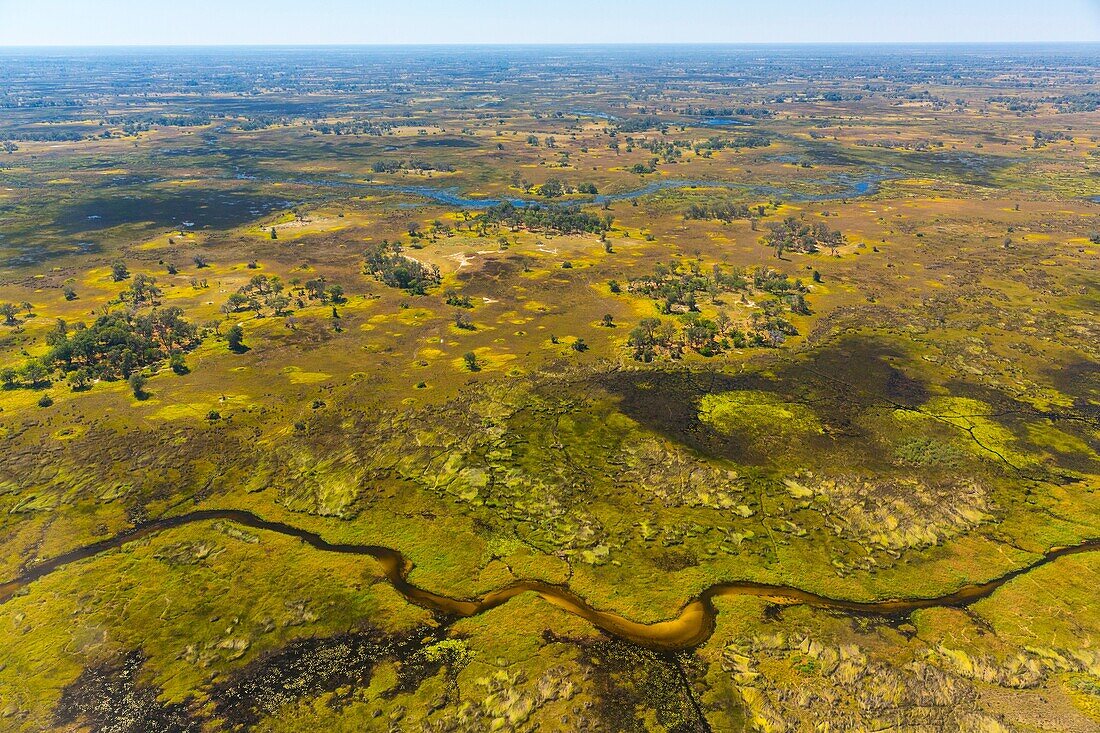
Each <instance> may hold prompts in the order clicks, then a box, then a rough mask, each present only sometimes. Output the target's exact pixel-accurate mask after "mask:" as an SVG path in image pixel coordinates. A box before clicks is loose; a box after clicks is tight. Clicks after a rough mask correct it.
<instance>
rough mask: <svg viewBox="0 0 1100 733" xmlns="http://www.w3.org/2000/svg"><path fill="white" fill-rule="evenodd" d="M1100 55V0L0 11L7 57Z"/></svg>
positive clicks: (262, 1) (593, 1) (115, 0)
mask: <svg viewBox="0 0 1100 733" xmlns="http://www.w3.org/2000/svg"><path fill="white" fill-rule="evenodd" d="M831 41H881V42H889V41H1100V0H1044V1H1043V2H1038V1H1037V0H878V1H877V2H871V1H870V0H786V2H784V1H783V0H771V1H770V2H769V1H768V0H752V2H746V1H743V0H724V1H723V0H694V1H692V0H629V1H627V0H543V1H542V2H537V3H534V2H523V1H522V0H512V1H511V2H504V1H503V0H466V1H461V0H452V1H450V2H448V1H446V0H390V1H389V2H377V1H376V0H294V1H293V2H291V1H290V0H0V45H9V46H10V45H101V44H105V45H143V44H315V43H678V42H728V43H768V42H831Z"/></svg>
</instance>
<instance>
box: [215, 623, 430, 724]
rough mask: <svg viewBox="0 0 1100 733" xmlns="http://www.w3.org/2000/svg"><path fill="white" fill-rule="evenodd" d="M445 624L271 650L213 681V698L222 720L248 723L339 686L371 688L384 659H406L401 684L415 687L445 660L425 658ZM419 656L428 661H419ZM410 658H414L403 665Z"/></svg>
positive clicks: (355, 634) (314, 640)
mask: <svg viewBox="0 0 1100 733" xmlns="http://www.w3.org/2000/svg"><path fill="white" fill-rule="evenodd" d="M445 635H446V626H445V625H440V626H436V627H427V626H424V627H419V628H416V629H414V630H413V631H411V632H410V633H408V634H403V635H388V634H385V633H383V632H381V631H378V630H375V629H368V630H365V631H357V632H350V633H346V634H340V635H338V636H331V637H324V638H312V639H299V640H297V641H293V642H291V643H290V644H288V645H286V646H285V647H283V648H282V649H279V650H277V651H274V652H271V653H269V654H266V655H264V656H262V657H260V658H259V659H257V660H256V661H255V662H252V663H251V664H249V665H248V666H246V667H244V668H243V669H241V670H239V671H237V672H236V673H234V674H233V675H232V676H231V677H229V679H227V680H225V681H223V682H219V683H217V684H215V685H214V687H213V688H212V689H211V691H210V697H211V698H212V699H213V701H214V709H215V711H216V715H217V717H218V718H221V719H222V720H224V721H225V722H227V723H228V724H230V725H232V726H241V727H245V728H247V727H249V726H252V725H255V724H256V723H258V722H259V721H260V720H261V719H262V718H264V717H266V716H269V715H274V714H275V713H277V712H278V710H279V708H281V707H282V706H284V705H287V704H289V703H293V702H295V701H296V700H299V699H302V698H304V697H310V696H314V695H318V694H320V693H323V692H331V691H333V690H336V689H338V688H340V687H349V686H350V687H359V688H362V687H366V686H368V685H369V684H370V681H371V677H372V676H373V674H374V670H375V668H376V667H377V666H378V664H379V663H380V662H381V661H383V660H396V661H399V662H402V663H403V664H402V668H401V672H400V673H399V686H400V687H401V688H402V691H412V690H415V689H416V688H418V687H419V686H420V684H422V683H423V681H424V680H426V679H428V678H429V677H431V676H432V675H434V674H436V673H438V671H439V669H440V668H441V667H442V666H443V664H445V663H446V660H445V659H444V660H443V661H442V662H441V663H440V664H439V665H436V664H434V663H433V662H432V661H431V660H430V659H427V658H425V657H424V656H423V655H422V654H421V652H423V650H424V648H425V647H427V646H430V645H432V644H435V643H436V642H438V641H440V640H442V639H443V638H444V636H445ZM417 659H420V660H421V661H422V662H423V663H416V661H415V660H417ZM405 660H414V662H413V663H412V664H409V665H406V664H404V662H405Z"/></svg>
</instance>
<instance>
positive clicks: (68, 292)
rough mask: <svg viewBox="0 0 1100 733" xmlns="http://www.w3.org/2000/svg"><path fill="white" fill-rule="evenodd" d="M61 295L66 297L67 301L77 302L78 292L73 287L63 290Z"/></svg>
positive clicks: (68, 286) (66, 287)
mask: <svg viewBox="0 0 1100 733" xmlns="http://www.w3.org/2000/svg"><path fill="white" fill-rule="evenodd" d="M61 294H62V295H64V296H65V300H76V291H75V290H74V289H73V286H72V285H66V286H65V287H63V288H61Z"/></svg>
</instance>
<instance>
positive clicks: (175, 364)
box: [168, 351, 191, 376]
mask: <svg viewBox="0 0 1100 733" xmlns="http://www.w3.org/2000/svg"><path fill="white" fill-rule="evenodd" d="M168 366H169V367H171V369H172V371H173V372H175V373H176V374H179V375H181V376H182V375H184V374H187V373H188V372H189V371H191V370H190V369H188V368H187V362H186V361H184V358H183V354H181V353H180V352H178V351H176V352H174V353H173V354H172V356H170V357H169V358H168Z"/></svg>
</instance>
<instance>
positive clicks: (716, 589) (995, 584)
mask: <svg viewBox="0 0 1100 733" xmlns="http://www.w3.org/2000/svg"><path fill="white" fill-rule="evenodd" d="M214 520H223V521H230V522H235V523H237V524H241V525H244V526H246V527H250V528H252V529H259V530H266V531H269V532H277V533H279V534H282V535H285V536H288V537H296V538H298V539H300V540H301V541H303V542H305V543H306V544H308V545H310V546H311V547H314V548H316V549H318V550H321V551H324V552H336V553H341V554H345V555H363V556H367V557H371V558H373V559H374V560H377V561H378V562H379V563H380V564H381V566H382V569H383V571H384V573H385V575H386V578H387V579H388V580H389V582H390V583H391V584H392V585H393V587H394V588H395V589H396V590H397V592H399V593H400V594H401V595H402V596H404V597H405V598H406V599H407V600H408V601H410V602H411V603H414V604H416V605H417V606H420V607H422V608H426V609H428V610H430V611H433V612H436V613H442V614H445V615H449V616H457V617H469V616H476V615H477V614H480V613H483V612H485V611H488V610H489V609H491V608H496V607H498V606H500V605H502V604H504V603H506V602H508V600H510V599H511V598H514V597H515V596H518V595H520V594H522V593H527V592H534V593H537V594H538V595H539V596H541V597H542V598H543V599H545V600H546V601H548V602H549V603H552V604H554V605H555V606H558V607H559V608H562V609H564V610H566V611H568V612H569V613H572V614H574V615H576V616H579V617H581V618H583V619H585V620H587V621H589V622H590V623H592V624H593V625H594V626H596V627H597V628H599V629H602V630H603V631H605V632H607V633H608V634H611V635H613V636H615V637H618V638H620V639H623V640H626V641H630V642H633V643H635V644H638V645H640V646H644V647H648V648H651V649H657V650H668V651H674V650H682V649H689V648H692V647H695V646H698V645H699V644H701V643H703V642H704V641H706V640H707V639H708V638H709V637H710V635H711V634H712V633H713V631H714V625H715V617H716V616H717V609H715V607H714V599H715V598H718V597H724V596H756V597H760V598H768V599H773V600H774V601H775V602H777V603H782V604H804V605H809V606H814V607H818V608H828V609H834V610H837V611H843V612H847V613H852V614H860V615H870V616H882V617H895V618H897V617H904V616H907V615H908V614H910V613H912V612H913V611H916V610H919V609H922V608H931V607H935V606H955V607H959V606H966V605H969V604H971V603H974V602H975V601H977V600H980V599H982V598H985V597H987V596H989V595H991V594H992V593H993V592H994V591H995V590H997V589H998V588H1000V587H1001V586H1002V585H1004V584H1005V583H1007V582H1008V581H1009V580H1012V579H1013V578H1015V577H1018V576H1020V575H1023V574H1024V573H1027V572H1029V571H1031V570H1034V569H1036V568H1038V567H1041V566H1043V565H1046V564H1047V563H1050V562H1053V561H1054V560H1056V559H1058V558H1060V557H1064V556H1066V555H1073V554H1078V553H1082V552H1092V551H1094V550H1100V538H1098V539H1091V540H1087V541H1085V542H1083V543H1081V544H1079V545H1074V546H1072V547H1060V548H1055V549H1052V550H1050V551H1048V552H1047V553H1046V554H1044V555H1043V556H1042V557H1040V558H1039V559H1038V560H1036V561H1035V562H1033V563H1031V564H1030V565H1026V566H1024V567H1021V568H1017V569H1016V570H1013V571H1011V572H1009V573H1006V574H1005V575H1002V576H1001V577H999V578H994V579H993V580H989V581H987V582H985V583H978V584H973V585H965V586H963V587H961V588H959V589H958V590H956V591H954V592H952V593H948V594H946V595H942V596H938V597H935V598H899V599H890V600H882V601H868V602H860V601H847V600H843V599H836V598H828V597H826V596H821V595H817V594H815V593H810V592H808V591H804V590H801V589H799V588H795V587H792V586H787V585H770V584H766V583H753V582H747V581H733V582H728V583H718V584H716V585H713V586H711V587H709V588H707V589H706V590H704V591H703V592H702V593H701V594H700V595H699V596H698V597H696V598H694V599H692V600H691V601H689V602H688V603H687V604H686V605H685V606H684V607H683V608H682V609H681V610H680V613H679V615H678V616H676V617H675V618H672V619H669V620H667V621H659V622H656V623H652V624H643V623H638V622H636V621H631V620H630V619H627V618H624V617H623V616H620V615H618V614H614V613H610V612H607V611H600V610H597V609H595V608H593V607H592V606H591V605H589V604H588V603H587V602H586V601H585V600H584V599H583V598H581V597H579V596H577V595H576V594H575V593H573V592H572V591H571V590H569V588H568V587H566V586H560V585H553V584H551V583H546V582H543V581H538V580H519V581H516V582H515V583H512V584H510V585H508V586H505V587H504V588H501V589H499V590H495V591H493V592H491V593H488V594H486V595H484V596H482V597H481V598H477V599H461V598H451V597H450V596H444V595H440V594H438V593H433V592H432V591H430V590H426V589H424V588H420V587H418V586H415V585H413V584H412V583H410V582H409V581H408V580H407V575H408V572H409V571H410V570H411V569H412V565H411V564H410V563H409V562H408V561H406V559H405V557H404V556H403V555H402V554H401V553H400V552H398V551H397V550H394V549H391V548H388V547H381V546H378V545H360V544H339V543H332V542H329V541H327V540H325V539H324V538H323V537H321V536H320V535H319V534H317V533H315V532H310V531H308V530H305V529H301V528H298V527H294V526H292V525H289V524H285V523H283V522H274V521H269V520H266V519H262V518H261V517H258V516H256V515H255V514H252V513H251V512H247V511H240V510H235V509H203V510H198V511H194V512H189V513H187V514H181V515H179V516H175V517H167V518H164V519H157V520H153V521H150V522H146V523H144V524H140V525H138V526H136V527H134V528H133V529H130V530H128V531H126V532H123V533H121V534H118V535H115V536H114V537H111V538H109V539H106V540H102V541H101V542H96V543H93V544H90V545H85V546H83V547H78V548H76V549H74V550H71V551H69V552H66V553H64V554H62V555H58V556H57V557H54V558H52V559H50V560H46V561H44V562H42V563H39V564H38V565H35V566H33V567H32V568H31V569H29V570H28V571H27V572H25V573H24V574H23V575H20V576H19V577H17V578H14V579H12V580H10V581H8V582H6V583H3V584H0V603H4V602H6V601H8V600H10V599H11V598H12V597H13V596H14V595H15V594H16V593H18V592H19V591H20V590H22V589H23V588H25V587H27V586H28V585H30V584H31V583H33V582H34V581H36V580H38V579H40V578H42V577H44V576H46V575H49V574H50V573H53V572H55V571H58V570H61V569H62V568H64V567H65V566H66V565H69V564H71V563H75V562H78V561H80V560H84V559H88V558H92V557H95V556H96V555H99V554H100V553H104V552H107V551H109V550H113V549H116V548H118V547H121V546H123V545H125V544H127V543H129V542H133V541H135V540H138V539H141V538H144V537H149V536H151V535H154V534H157V533H159V532H162V531H164V530H168V529H172V528H175V527H182V526H184V525H187V524H192V523H194V522H207V521H214Z"/></svg>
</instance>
